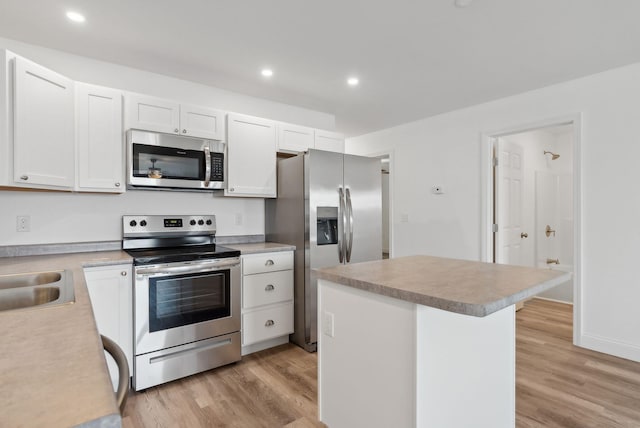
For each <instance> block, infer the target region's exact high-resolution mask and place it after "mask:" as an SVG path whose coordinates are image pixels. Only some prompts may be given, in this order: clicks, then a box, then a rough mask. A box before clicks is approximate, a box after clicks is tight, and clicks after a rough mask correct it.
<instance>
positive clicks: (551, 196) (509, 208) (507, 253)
mask: <svg viewBox="0 0 640 428" xmlns="http://www.w3.org/2000/svg"><path fill="white" fill-rule="evenodd" d="M579 119H580V118H579V117H573V118H570V119H568V120H567V119H564V120H558V121H548V122H545V123H541V124H538V125H536V126H525V127H521V128H513V129H508V130H504V131H502V132H495V133H491V134H486V135H485V138H484V140H483V141H484V142H485V148H483V151H485V153H486V154H487V155H488V157H487V163H488V165H486V169H485V168H483V170H484V173H485V174H486V175H485V179H486V181H485V183H486V186H487V187H486V188H484V187H483V190H484V191H485V192H486V193H485V195H486V198H483V199H484V201H483V203H486V206H485V207H484V208H485V209H486V210H485V209H483V217H484V219H483V224H485V225H486V226H485V227H486V236H485V239H484V240H483V246H484V248H483V250H484V251H483V259H484V260H485V261H488V262H493V263H504V264H514V265H521V266H530V267H537V268H544V269H554V270H562V271H567V272H572V273H573V278H572V280H570V281H568V282H566V283H564V284H561V285H559V286H557V287H554V288H553V289H551V290H547V291H545V292H542V293H540V294H539V295H537V296H536V297H538V298H541V299H547V300H553V301H558V302H562V303H566V304H571V305H573V318H574V332H573V333H574V334H573V338H574V344H576V345H578V339H579V337H580V327H581V325H580V316H579V314H580V287H579V279H580V278H579V275H578V274H579V272H580V270H579V265H580V258H579V256H580V252H579V249H580V233H579V230H580V222H579V219H580V215H579V214H580V212H579V208H580V201H579V194H580V193H579V189H580V181H579V176H580V175H579V166H580V163H579V156H578V153H579V136H580V126H579ZM483 180H484V179H483ZM483 193H484V192H483ZM518 306H521V305H518ZM517 309H518V307H517Z"/></svg>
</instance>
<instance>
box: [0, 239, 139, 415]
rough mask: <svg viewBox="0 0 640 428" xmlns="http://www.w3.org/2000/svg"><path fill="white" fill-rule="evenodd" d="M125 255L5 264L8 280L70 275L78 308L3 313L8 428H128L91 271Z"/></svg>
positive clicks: (3, 397)
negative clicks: (87, 271) (123, 425)
mask: <svg viewBox="0 0 640 428" xmlns="http://www.w3.org/2000/svg"><path fill="white" fill-rule="evenodd" d="M131 261H132V260H131V257H130V256H129V255H128V254H126V253H125V252H123V251H104V252H94V253H76V254H60V255H47V256H25V257H6V258H0V274H14V273H26V272H43V271H50V270H55V271H59V270H69V271H71V273H72V275H73V283H74V291H75V303H70V304H65V305H60V306H51V307H47V308H30V309H18V310H11V311H3V312H0V425H1V426H15V427H17V426H29V427H37V426H43V427H44V426H46V427H68V426H76V425H80V426H92V427H98V426H103V427H107V426H108V427H115V426H120V422H121V419H120V413H119V411H118V407H117V405H116V400H115V394H114V393H113V390H112V387H111V379H110V378H109V373H108V371H107V366H106V363H105V357H104V351H103V348H102V343H101V342H100V336H99V334H98V330H97V328H96V323H95V320H94V317H93V310H92V308H91V301H90V300H89V294H88V291H87V287H86V284H85V279H84V272H83V267H88V266H107V265H116V264H123V263H131Z"/></svg>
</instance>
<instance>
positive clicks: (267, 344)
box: [242, 334, 289, 356]
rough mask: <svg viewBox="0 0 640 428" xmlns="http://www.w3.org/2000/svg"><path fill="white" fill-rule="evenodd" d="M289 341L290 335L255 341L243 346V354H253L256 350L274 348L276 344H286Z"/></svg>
mask: <svg viewBox="0 0 640 428" xmlns="http://www.w3.org/2000/svg"><path fill="white" fill-rule="evenodd" d="M285 343H289V335H288V334H287V335H286V336H280V337H276V338H274V339H269V340H265V341H264V342H258V343H253V344H251V345H246V346H243V347H242V355H243V356H245V355H249V354H253V353H254V352H258V351H263V350H265V349H269V348H273V347H274V346H278V345H284V344H285Z"/></svg>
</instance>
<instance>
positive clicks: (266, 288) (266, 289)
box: [264, 284, 276, 291]
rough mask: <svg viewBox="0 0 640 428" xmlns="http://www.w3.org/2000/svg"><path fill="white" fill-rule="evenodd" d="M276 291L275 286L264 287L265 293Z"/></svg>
mask: <svg viewBox="0 0 640 428" xmlns="http://www.w3.org/2000/svg"><path fill="white" fill-rule="evenodd" d="M275 289H276V287H274V286H273V284H267V286H266V287H264V291H273V290H275Z"/></svg>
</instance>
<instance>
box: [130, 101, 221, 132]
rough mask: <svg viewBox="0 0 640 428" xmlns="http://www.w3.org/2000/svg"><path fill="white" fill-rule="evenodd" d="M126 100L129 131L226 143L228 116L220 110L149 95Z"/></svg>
mask: <svg viewBox="0 0 640 428" xmlns="http://www.w3.org/2000/svg"><path fill="white" fill-rule="evenodd" d="M125 98H126V102H125V125H126V126H125V127H126V129H131V128H133V129H143V130H146V131H156V132H164V133H167V134H180V135H187V136H189V137H198V138H208V139H212V140H224V134H225V128H224V114H225V113H224V112H222V111H220V110H215V109H212V108H208V107H202V106H194V105H189V104H180V103H177V102H174V101H170V100H165V99H162V98H155V97H149V96H146V95H138V94H127V95H126V97H125Z"/></svg>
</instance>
